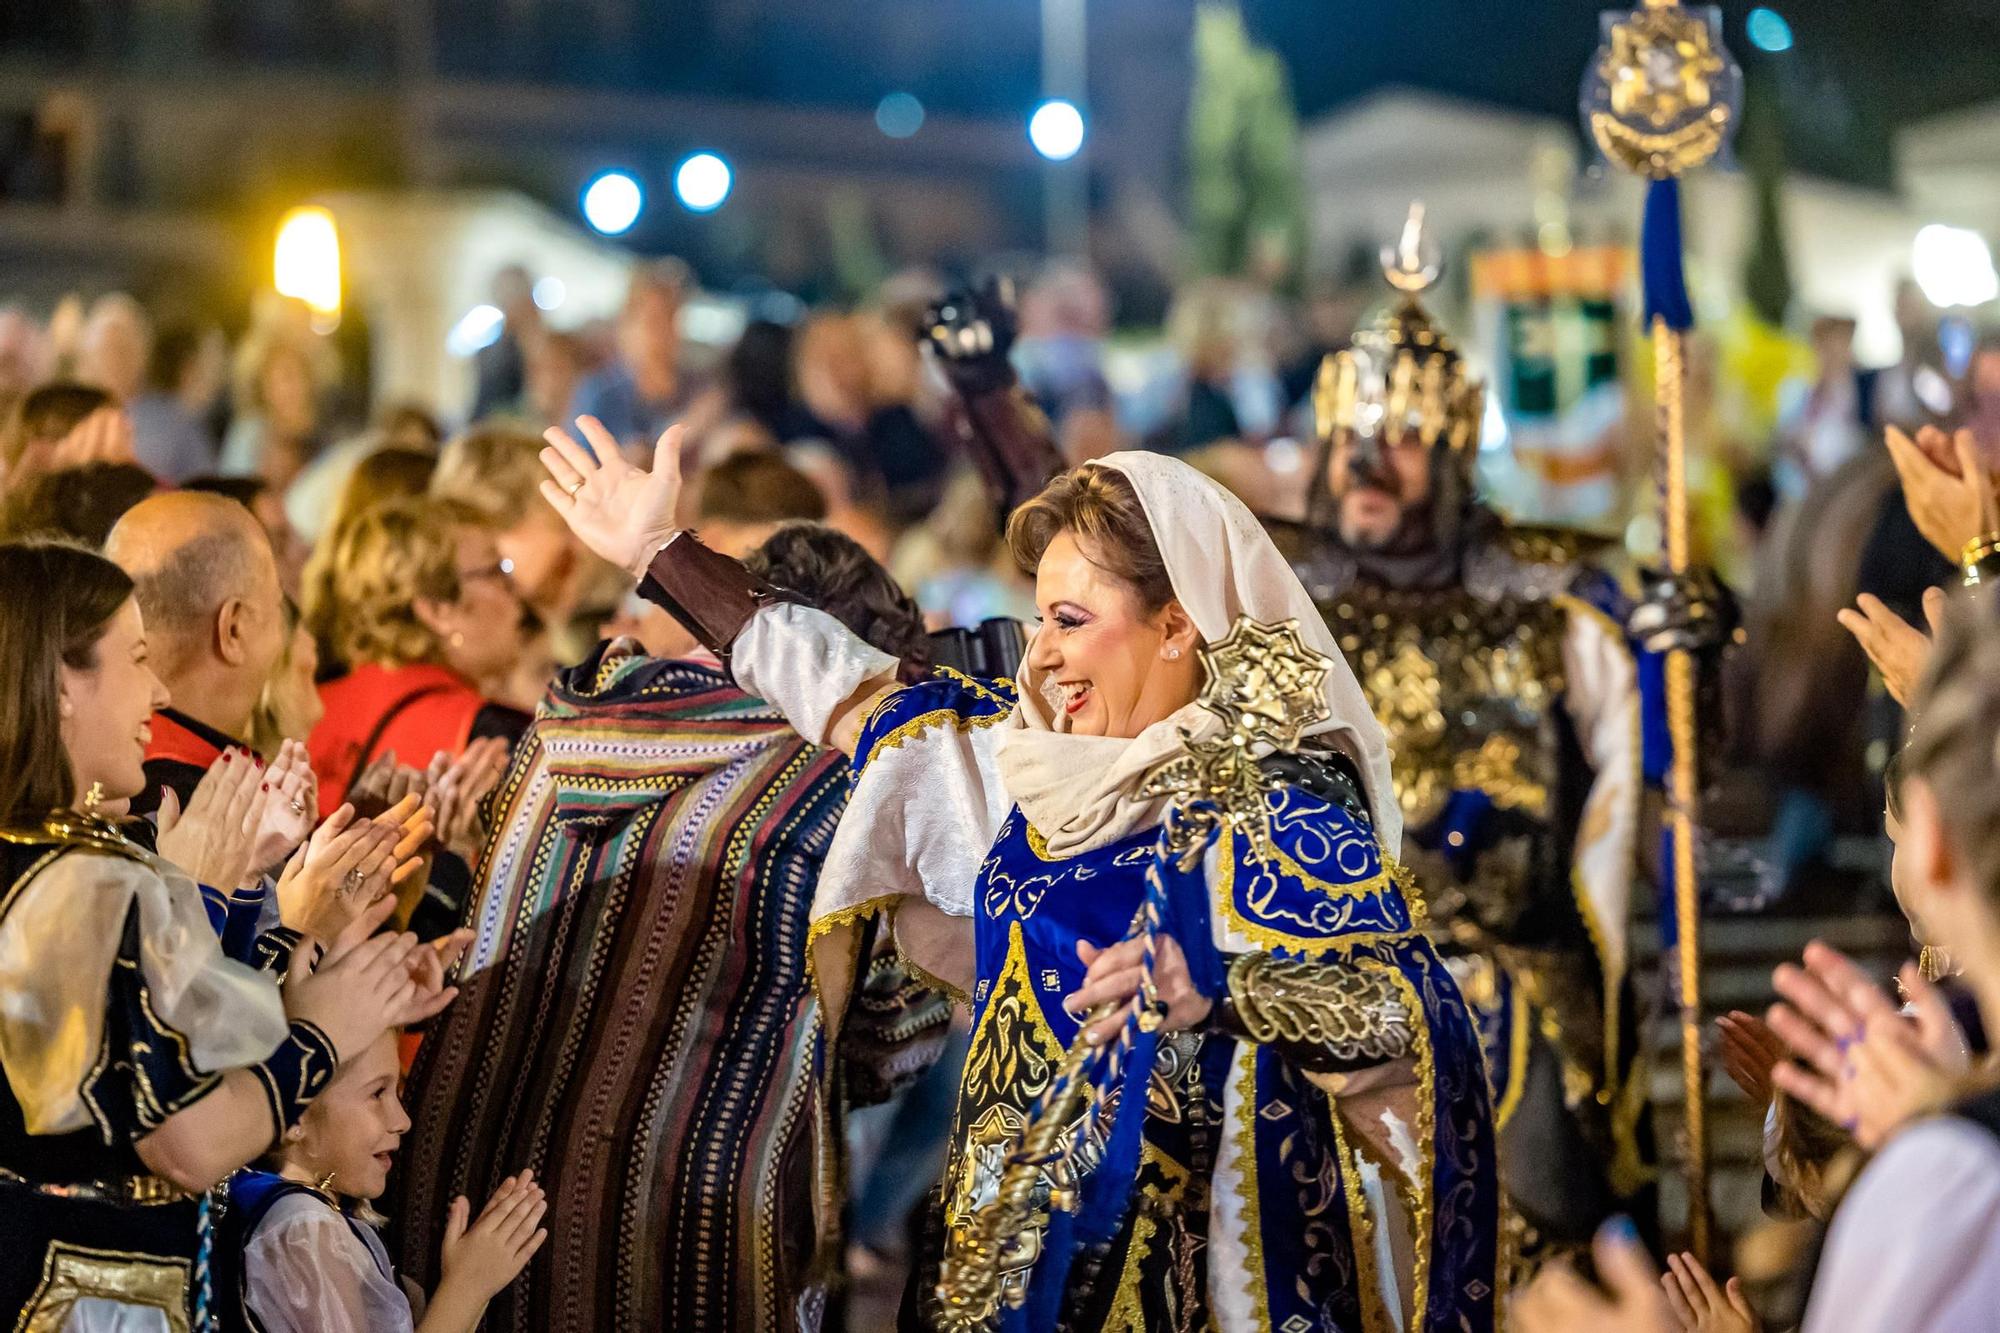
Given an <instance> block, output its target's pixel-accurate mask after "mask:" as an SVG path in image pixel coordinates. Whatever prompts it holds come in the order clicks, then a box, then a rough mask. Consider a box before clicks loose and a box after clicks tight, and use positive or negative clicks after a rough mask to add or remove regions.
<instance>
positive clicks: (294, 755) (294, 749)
mask: <svg viewBox="0 0 2000 1333" xmlns="http://www.w3.org/2000/svg"><path fill="white" fill-rule="evenodd" d="M264 781H265V782H266V783H268V784H269V785H270V788H271V796H270V799H269V800H268V801H266V802H265V804H264V817H263V819H262V820H260V821H259V823H258V825H257V831H256V841H255V844H254V845H253V846H252V848H251V851H250V868H251V869H252V870H256V871H259V872H264V871H268V870H270V869H271V868H272V867H273V866H277V865H280V864H282V863H283V862H284V861H285V859H286V858H287V857H289V856H290V855H291V854H292V853H293V852H295V851H297V850H298V849H299V847H300V845H301V844H303V843H304V842H305V840H306V838H307V837H308V836H309V835H310V834H311V833H312V830H313V825H314V824H317V823H318V822H319V779H318V778H317V777H315V776H314V775H313V768H312V758H311V756H310V755H309V754H308V753H307V752H306V747H305V745H304V744H303V743H302V742H299V741H286V742H285V743H284V744H283V745H282V746H280V747H278V754H277V757H276V758H275V759H273V760H271V765H270V767H269V768H266V769H265V770H264Z"/></svg>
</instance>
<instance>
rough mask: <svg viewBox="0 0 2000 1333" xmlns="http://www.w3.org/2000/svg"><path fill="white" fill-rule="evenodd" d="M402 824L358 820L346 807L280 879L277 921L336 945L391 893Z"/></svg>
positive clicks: (298, 854)
mask: <svg viewBox="0 0 2000 1333" xmlns="http://www.w3.org/2000/svg"><path fill="white" fill-rule="evenodd" d="M401 837H402V829H401V828H400V826H397V825H393V824H380V823H377V822H376V821H374V820H371V819H360V818H357V817H356V815H355V813H354V807H353V806H351V805H343V806H341V807H340V808H339V809H338V810H335V811H334V812H333V813H332V814H331V815H328V816H327V820H326V822H325V823H324V824H321V825H320V826H319V827H318V828H317V829H315V830H314V831H313V834H312V837H311V838H309V839H307V841H306V845H305V846H303V847H301V848H300V849H299V850H298V851H297V852H296V853H294V854H293V856H292V858H291V860H289V861H287V862H286V863H285V871H284V873H283V874H282V875H280V876H279V877H278V919H279V920H280V921H282V922H284V924H286V925H288V926H290V927H291V928H292V929H293V930H296V931H299V932H300V933H301V934H305V935H310V936H312V937H313V938H314V939H315V940H318V941H320V942H322V943H331V942H332V941H333V940H334V939H335V938H336V937H337V936H339V934H340V933H341V932H342V931H343V930H345V929H346V928H347V926H348V924H349V923H350V922H352V921H353V920H354V918H355V917H356V916H357V915H359V914H360V913H361V912H363V911H365V910H366V909H367V908H369V907H372V906H374V904H375V902H376V901H377V900H378V899H380V898H381V897H383V896H384V895H385V894H386V893H387V892H388V891H389V882H390V877H391V875H392V874H393V873H394V870H395V865H396V862H395V849H396V843H397V841H398V840H399V839H400V838H401Z"/></svg>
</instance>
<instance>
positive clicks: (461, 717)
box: [307, 500, 527, 806]
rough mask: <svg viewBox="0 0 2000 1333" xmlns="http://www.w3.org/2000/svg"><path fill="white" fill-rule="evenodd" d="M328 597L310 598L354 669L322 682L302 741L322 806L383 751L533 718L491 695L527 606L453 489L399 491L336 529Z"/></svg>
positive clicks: (423, 757)
mask: <svg viewBox="0 0 2000 1333" xmlns="http://www.w3.org/2000/svg"><path fill="white" fill-rule="evenodd" d="M330 554H331V563H332V578H331V580H330V582H329V584H328V585H327V591H326V594H325V595H326V597H327V602H326V604H325V605H323V606H317V607H315V608H314V611H315V614H316V615H318V616H319V617H322V619H321V621H320V623H322V624H325V625H327V626H329V632H330V635H331V646H332V649H333V652H334V654H335V655H336V656H337V657H338V658H339V660H340V661H342V662H345V663H346V664H347V673H346V674H345V675H343V676H340V677H338V678H337V679H334V680H329V681H328V682H326V683H325V684H324V685H322V686H321V687H320V700H321V702H322V703H323V704H324V705H325V708H326V714H325V716H324V717H323V718H322V719H321V720H320V723H319V725H318V726H316V727H314V728H313V732H312V736H311V738H310V739H309V741H308V742H307V744H308V747H309V748H310V750H311V751H312V761H313V771H314V772H315V773H317V774H318V775H319V782H320V801H321V804H322V805H323V806H331V805H333V804H337V803H338V802H339V801H340V800H341V799H342V797H343V796H344V795H345V794H346V791H347V789H348V787H349V786H350V785H351V784H352V783H353V782H354V779H355V778H356V777H357V776H358V775H359V774H360V773H361V772H362V770H363V769H365V768H367V767H368V765H369V763H370V762H371V761H372V760H374V759H375V758H376V757H377V756H380V755H383V754H386V753H389V752H392V751H393V752H394V753H395V754H396V755H397V757H398V758H399V759H400V760H402V761H403V762H404V763H409V764H415V765H417V766H419V767H422V766H424V765H426V764H428V763H429V762H430V761H431V760H432V759H433V758H434V757H435V756H437V755H438V754H440V753H443V754H447V755H450V756H452V757H456V756H458V755H459V754H460V753H462V752H463V751H464V749H465V747H466V746H467V745H468V744H469V743H470V742H472V741H473V740H476V739H480V738H484V737H489V736H500V737H505V738H506V739H507V740H508V741H509V742H510V743H511V741H512V740H513V739H515V738H517V737H518V736H519V735H520V733H521V730H522V729H523V727H525V725H526V722H527V719H526V717H525V716H524V715H522V714H521V713H519V712H517V711H515V710H514V709H511V708H508V707H505V706H504V705H500V704H496V703H493V702H491V701H492V699H493V697H494V694H495V692H496V691H497V690H498V689H499V688H500V687H501V685H502V684H503V683H504V682H506V681H507V679H508V678H509V676H510V675H511V674H512V673H513V671H514V668H515V666H516V664H517V662H518V661H519V659H520V657H521V654H522V651H523V647H524V641H525V638H524V620H525V616H526V611H525V608H523V606H522V605H521V599H520V598H519V597H518V596H517V595H516V594H515V592H514V587H513V583H512V581H511V580H510V579H509V578H508V576H507V572H506V570H505V568H504V566H503V565H502V562H501V557H500V552H499V549H498V548H497V547H496V545H495V544H494V531H493V526H492V524H491V523H490V522H489V521H488V520H487V519H486V518H485V516H484V515H482V514H480V513H479V512H478V511H476V510H472V509H468V508H466V507H465V506H463V505H459V504H454V503H452V502H451V501H447V500H396V501H390V502H388V503H386V504H382V505H378V506H376V507H375V508H373V509H371V510H369V511H367V512H366V513H364V514H363V515H361V516H360V517H359V518H358V519H356V520H355V521H354V523H353V524H352V525H351V526H349V527H348V528H347V529H346V530H345V531H343V532H341V533H339V534H336V536H335V538H334V545H333V549H332V551H331V553H330Z"/></svg>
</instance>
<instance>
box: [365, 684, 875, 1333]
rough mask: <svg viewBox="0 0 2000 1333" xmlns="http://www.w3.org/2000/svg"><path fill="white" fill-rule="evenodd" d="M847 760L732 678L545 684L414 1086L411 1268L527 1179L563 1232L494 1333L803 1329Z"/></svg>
mask: <svg viewBox="0 0 2000 1333" xmlns="http://www.w3.org/2000/svg"><path fill="white" fill-rule="evenodd" d="M846 793H847V764H846V762H845V760H844V759H842V757H841V756H840V755H838V754H837V753H835V752H834V751H831V750H825V749H821V748H818V747H816V746H813V745H810V744H808V743H807V742H805V741H803V740H801V739H800V738H799V737H798V736H797V735H796V734H794V733H793V732H792V731H791V729H790V728H789V727H787V726H786V725H785V722H784V720H783V719H782V718H781V717H779V716H778V714H777V712H776V710H774V709H772V708H771V707H769V706H768V705H766V704H764V703H763V702H761V701H759V700H757V699H753V698H751V697H749V696H747V695H745V694H744V693H743V692H742V691H740V690H738V689H737V688H736V687H735V686H734V685H733V684H732V683H731V682H730V680H729V678H728V677H727V676H726V675H725V674H724V673H723V672H722V671H721V670H720V669H718V668H717V667H715V666H713V665H704V664H701V663H696V662H686V661H660V660H657V659H651V658H644V657H637V656H630V655H625V653H624V652H623V651H621V650H620V649H619V648H618V647H617V646H616V645H607V646H606V647H604V648H600V649H599V652H598V654H597V655H595V656H593V657H592V658H591V659H589V660H587V661H585V662H584V663H583V664H582V665H580V666H578V667H576V668H574V669H573V670H571V671H569V672H566V673H564V674H563V675H562V676H560V677H558V679H557V681H556V683H555V684H554V686H553V687H552V688H551V690H550V692H549V695H548V697H547V699H546V700H545V701H544V702H543V704H542V707H541V710H540V713H539V714H538V716H537V717H536V719H535V722H534V725H533V726H532V727H531V728H530V729H529V731H528V733H527V736H526V737H525V738H524V739H523V741H522V742H521V744H520V746H519V747H518V748H517V749H516V751H515V756H514V762H513V766H512V768H511V769H510V770H509V772H508V775H507V779H506V782H505V784H504V785H503V786H502V787H501V789H500V791H499V792H498V793H497V795H496V797H495V802H496V804H495V808H494V811H493V829H494V834H493V836H492V838H491V839H490V840H489V842H488V845H487V852H486V856H485V858H484V864H483V865H482V867H481V870H480V877H479V878H480V887H479V890H478V892H477V893H476V894H475V896H474V900H473V902H472V904H471V906H470V908H469V909H468V916H467V924H469V925H470V926H471V927H472V928H473V930H474V931H476V932H477V938H476V940H475V942H474V944H473V946H472V950H471V953H470V955H469V958H468V960H467V964H466V966H465V968H464V974H465V976H466V977H467V978H468V981H467V983H466V984H465V988H464V991H463V993H462V994H461V995H460V996H459V998H458V1000H457V1002H456V1003H455V1004H453V1005H452V1007H451V1009H450V1010H449V1011H448V1012H447V1014H446V1015H445V1017H444V1018H443V1019H441V1020H440V1022H439V1025H438V1026H437V1027H436V1028H435V1030H433V1031H432V1032H431V1033H430V1034H429V1036H428V1037H427V1038H426V1040H425V1042H424V1045H423V1050H422V1053H421V1054H420V1056H419V1057H418V1061H417V1065H416V1068H415V1070H414V1071H413V1073H412V1077H411V1088H410V1111H411V1116H412V1119H413V1120H414V1122H415V1123H414V1126H413V1128H412V1129H411V1130H410V1132H409V1134H408V1135H407V1136H406V1137H405V1139H404V1142H403V1150H402V1153H401V1155H400V1161H399V1162H398V1165H397V1169H396V1174H397V1176H398V1177H399V1178H400V1184H399V1185H398V1187H397V1191H396V1192H397V1194H398V1196H399V1197H398V1200H397V1206H396V1212H395V1220H396V1222H397V1227H396V1235H397V1236H398V1238H399V1242H400V1251H401V1253H400V1261H399V1269H400V1271H401V1272H402V1273H404V1274H406V1275H408V1276H410V1277H412V1278H415V1279H416V1280H418V1281H419V1282H421V1283H423V1284H424V1286H425V1287H426V1288H428V1287H429V1286H430V1285H431V1284H432V1283H433V1282H435V1280H436V1278H437V1275H438V1247H439V1243H440V1240H441V1237H442V1232H443V1225H444V1220H445V1212H446V1209H447V1208H448V1206H449V1205H450V1202H451V1199H452V1197H453V1196H454V1195H457V1194H461V1193H462V1194H466V1195H468V1196H469V1197H470V1198H471V1199H472V1201H473V1204H474V1208H475V1210H476V1209H477V1207H478V1206H479V1204H480V1203H481V1202H483V1201H484V1200H485V1199H486V1198H487V1197H488V1196H489V1195H490V1194H491V1193H492V1191H493V1190H494V1188H495V1187H496V1186H497V1185H498V1183H499V1181H500V1179H501V1178H502V1177H503V1176H506V1175H507V1174H509V1173H511V1172H516V1171H519V1170H521V1169H523V1168H532V1169H533V1170H534V1172H535V1175H536V1177H537V1178H538V1179H539V1180H540V1181H541V1183H542V1184H543V1185H544V1186H545V1187H546V1189H547V1190H548V1195H549V1214H548V1219H547V1222H546V1223H545V1225H546V1226H547V1227H548V1228H549V1240H548V1242H547V1244H546V1245H545V1246H544V1247H543V1249H542V1251H541V1253H540V1254H538V1255H537V1256H536V1257H535V1259H534V1261H533V1262H532V1263H531V1264H530V1265H529V1267H528V1269H527V1271H526V1272H525V1273H523V1274H522V1275H521V1277H520V1279H519V1280H518V1281H516V1282H515V1283H514V1284H513V1285H512V1286H511V1287H509V1288H508V1289H506V1290H505V1291H503V1292H502V1293H501V1294H500V1296H499V1297H498V1298H497V1299H496V1300H495V1301H494V1303H493V1305H492V1308H491V1311H490V1313H489V1314H488V1315H487V1318H486V1323H485V1325H484V1327H485V1328H487V1329H489V1330H495V1329H515V1330H529V1329H532V1330H535V1331H536V1333H546V1331H550V1330H555V1331H561V1330H576V1331H577V1333H583V1331H584V1330H590V1333H611V1331H612V1330H633V1333H638V1330H646V1333H653V1331H654V1330H658V1329H675V1330H679V1331H680V1333H696V1331H698V1330H716V1331H717V1333H721V1331H722V1330H729V1333H757V1331H759V1330H792V1329H799V1328H805V1329H811V1328H814V1327H816V1326H817V1322H818V1297H817V1295H816V1293H815V1292H814V1290H813V1288H812V1287H811V1285H810V1283H809V1282H808V1273H807V1269H808V1267H809V1264H810V1260H811V1256H812V1247H813V1173H814V1164H813V1151H814V1149H813V1142H812V1127H813V1100H812V1099H813V1061H814V1046H815V1039H816V1032H817V1027H816V1019H815V1014H814V1012H813V1009H812V1006H811V1004H810V987H809V983H808V978H807V973H806V928H807V910H808V907H809V905H810V904H811V901H812V896H813V885H814V881H815V878H816V876H817V874H818V870H819V864H820V860H821V857H822V856H823V854H824V852H825V849H826V845H827V842H828V840H829V839H830V838H831V837H832V835H833V829H834V825H835V823H836V821H837V820H838V819H839V817H840V813H841V810H842V809H843V808H844V806H845V803H846Z"/></svg>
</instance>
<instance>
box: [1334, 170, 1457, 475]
mask: <svg viewBox="0 0 2000 1333" xmlns="http://www.w3.org/2000/svg"><path fill="white" fill-rule="evenodd" d="M1382 270H1383V274H1384V276H1386V277H1387V278H1388V280H1389V285H1390V286H1392V287H1394V288H1395V289H1396V290H1397V291H1399V292H1401V293H1402V297H1401V299H1400V300H1398V301H1397V302H1396V303H1395V305H1394V306H1393V307H1391V309H1390V310H1389V311H1388V312H1387V313H1386V314H1384V315H1383V316H1382V317H1381V318H1380V319H1378V320H1376V321H1375V323H1374V324H1373V325H1372V326H1370V327H1369V328H1366V329H1363V330H1361V331H1360V332H1357V333H1356V334H1355V335H1354V343H1353V345H1352V346H1351V347H1349V348H1348V349H1347V350H1346V351H1342V352H1335V353H1333V354H1332V355H1330V356H1328V357H1327V358H1326V359H1325V360H1324V361H1322V362H1320V367H1319V376H1318V379H1317V381H1316V383H1315V384H1314V386H1313V422H1314V426H1315V427H1316V429H1317V431H1318V434H1319V438H1320V440H1321V441H1322V442H1323V443H1326V444H1328V445H1331V443H1332V442H1333V439H1334V437H1335V436H1336V435H1337V434H1340V433H1342V432H1345V433H1347V434H1348V435H1349V436H1351V438H1352V440H1353V442H1354V443H1356V444H1359V445H1362V446H1364V447H1366V446H1368V445H1373V446H1374V447H1375V448H1377V449H1379V448H1381V447H1383V446H1385V445H1387V444H1388V443H1390V442H1391V441H1393V440H1395V439H1397V438H1398V437H1406V436H1408V435H1411V434H1414V435H1415V436H1416V437H1417V438H1419V439H1421V440H1422V441H1423V443H1424V447H1425V448H1427V449H1430V450H1432V451H1434V452H1435V451H1437V450H1438V449H1439V447H1440V446H1442V447H1443V449H1444V451H1445V452H1446V455H1447V457H1448V458H1449V460H1450V461H1451V463H1452V464H1453V465H1454V468H1455V470H1456V472H1457V475H1458V476H1459V477H1460V478H1461V479H1463V480H1466V481H1468V482H1469V480H1470V478H1471V475H1472V463H1473V456H1474V455H1475V454H1476V453H1477V451H1478V448H1479V426H1480V421H1481V419H1482V417H1483V416H1484V414H1485V410H1486V386H1485V385H1483V384H1481V383H1479V382H1478V381H1477V380H1474V379H1472V378H1471V377H1470V376H1469V375H1468V374H1467V373H1466V366H1465V359H1464V358H1463V357H1462V356H1460V355H1459V351H1458V346H1457V344H1456V343H1454V342H1453V341H1452V339H1451V335H1450V334H1448V333H1446V332H1445V331H1444V329H1443V327H1442V326H1440V325H1439V324H1437V323H1436V322H1435V321H1434V320H1433V319H1432V318H1431V316H1430V312H1429V311H1427V310H1425V309H1424V307H1423V303H1422V302H1421V301H1419V300H1418V297H1419V295H1420V294H1421V293H1422V292H1424V291H1425V290H1426V289H1428V288H1429V287H1430V286H1431V285H1432V284H1434V283H1435V282H1436V281H1437V279H1438V275H1439V273H1441V272H1442V271H1443V262H1442V260H1441V259H1440V257H1439V254H1438V247H1437V242H1436V241H1435V240H1434V239H1433V238H1432V237H1431V236H1430V234H1429V233H1428V232H1426V231H1425V229H1424V206H1423V205H1422V204H1420V203H1418V204H1412V205H1411V206H1410V217H1409V220H1408V221H1407V222H1405V223H1404V224H1403V234H1402V236H1401V238H1400V239H1399V240H1398V241H1397V243H1396V244H1394V245H1391V246H1384V247H1383V250H1382Z"/></svg>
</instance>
